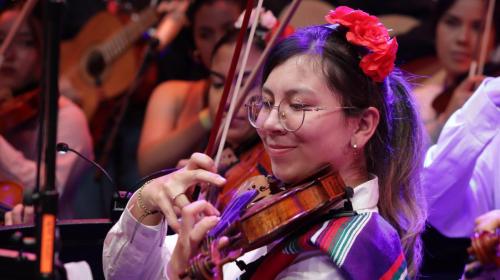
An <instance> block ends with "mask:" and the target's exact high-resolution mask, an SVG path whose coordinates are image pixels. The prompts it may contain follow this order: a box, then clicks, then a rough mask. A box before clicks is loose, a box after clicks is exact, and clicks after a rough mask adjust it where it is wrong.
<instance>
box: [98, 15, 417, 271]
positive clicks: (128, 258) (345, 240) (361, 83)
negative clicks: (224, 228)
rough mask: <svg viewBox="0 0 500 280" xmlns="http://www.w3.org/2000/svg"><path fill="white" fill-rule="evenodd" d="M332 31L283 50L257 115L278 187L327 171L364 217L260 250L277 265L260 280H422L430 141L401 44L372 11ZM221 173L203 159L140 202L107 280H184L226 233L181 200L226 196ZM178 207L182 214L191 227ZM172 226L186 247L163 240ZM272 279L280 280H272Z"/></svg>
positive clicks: (201, 207)
mask: <svg viewBox="0 0 500 280" xmlns="http://www.w3.org/2000/svg"><path fill="white" fill-rule="evenodd" d="M326 19H327V21H328V22H329V24H327V25H322V26H314V27H309V28H306V29H304V30H301V31H299V32H297V33H296V34H294V35H292V36H290V37H288V38H286V39H284V40H283V41H281V42H280V43H279V44H278V45H277V46H276V47H275V48H273V50H272V52H271V54H270V56H269V58H268V60H267V62H266V63H265V65H264V69H263V77H262V92H261V94H260V95H257V96H256V97H253V98H251V99H250V100H249V101H248V102H247V104H246V106H247V108H248V110H249V114H248V115H249V120H250V122H251V124H252V125H253V126H255V127H256V128H257V132H258V134H259V136H260V137H261V139H262V141H263V143H264V146H265V149H266V151H267V152H268V154H269V156H270V158H271V162H272V170H273V173H274V175H275V176H276V177H277V178H279V179H280V180H281V181H282V182H284V183H285V185H287V184H294V183H297V182H300V181H302V180H304V179H306V178H308V177H310V176H312V175H314V174H315V173H317V172H318V170H320V169H322V168H324V167H325V166H327V167H329V168H330V169H331V170H333V171H334V172H337V173H338V174H340V176H341V177H342V179H343V181H344V182H345V184H346V185H347V186H351V187H353V188H354V195H353V197H352V199H351V203H352V208H353V210H354V212H355V213H352V212H348V213H350V215H343V217H339V216H334V217H331V218H330V219H328V220H326V221H324V222H322V223H320V224H317V225H312V226H311V225H307V226H305V225H304V228H302V230H303V231H302V232H300V233H297V236H296V237H297V238H298V240H305V243H303V242H295V243H294V242H292V243H293V244H295V245H297V246H295V247H294V246H293V245H292V244H291V243H288V241H290V239H283V240H278V241H276V242H275V243H274V245H276V244H277V245H276V246H275V247H274V248H275V249H276V248H278V249H277V250H278V251H273V249H272V248H271V246H266V247H263V248H260V249H258V250H256V251H260V252H261V253H265V252H266V251H269V252H270V253H269V254H268V257H269V256H272V257H273V259H272V260H269V261H268V262H266V261H264V262H262V265H261V266H258V268H257V271H256V272H255V273H256V275H261V276H262V275H264V276H266V277H267V278H271V277H275V278H287V277H288V278H292V279H344V278H347V279H351V278H353V279H373V278H381V277H387V278H390V279H392V278H400V277H406V276H408V275H409V276H410V277H413V276H415V275H416V274H417V271H418V265H419V260H420V250H419V249H420V240H419V234H420V232H421V230H422V227H423V220H424V219H425V207H424V205H423V204H422V201H421V198H422V196H421V190H420V187H419V181H418V170H419V166H420V160H419V157H420V155H421V151H420V148H421V144H420V141H421V139H420V133H421V131H420V127H419V122H418V115H417V114H416V112H415V109H414V107H413V103H412V101H411V97H410V94H409V92H408V90H407V87H406V84H405V81H404V80H403V79H402V78H401V76H400V75H399V73H398V71H396V70H393V66H394V59H395V53H396V49H397V43H396V41H395V39H390V38H389V36H388V35H387V30H386V29H385V27H383V26H382V25H381V24H379V22H378V19H377V18H375V17H370V16H369V15H368V14H366V13H364V12H362V11H359V10H358V11H354V10H351V9H349V8H347V7H339V8H337V9H336V10H335V11H332V12H330V13H329V14H328V15H327V17H326ZM364 31H366V32H364ZM370 34H376V35H377V36H375V37H372V36H370ZM214 171H215V167H214V163H213V161H212V159H210V158H209V157H208V156H206V155H204V154H199V153H196V154H193V155H192V156H191V158H190V160H189V161H188V163H187V165H186V166H185V167H184V168H182V169H181V170H179V171H177V172H175V173H172V174H170V175H167V176H165V177H163V178H160V179H157V180H154V181H152V182H150V183H149V184H147V185H146V186H145V187H143V188H142V189H141V190H140V191H138V193H136V194H135V195H134V196H133V198H132V199H131V201H130V202H129V206H128V207H127V210H126V211H125V212H124V214H123V216H122V217H121V219H120V221H119V222H118V223H117V224H116V225H115V226H114V228H113V229H112V230H111V231H110V232H109V233H108V236H107V238H106V241H105V248H104V253H103V258H104V271H105V275H107V277H108V278H109V279H119V278H123V277H129V278H133V277H134V276H137V277H138V276H139V275H141V277H142V278H148V279H167V278H168V279H178V278H179V275H180V274H181V273H182V272H184V271H185V269H186V268H187V266H188V260H189V259H190V258H192V257H193V256H194V255H196V253H197V252H198V250H199V245H200V242H201V241H202V239H203V238H204V236H205V234H206V232H207V231H208V230H209V229H210V228H212V227H213V226H215V225H216V224H217V222H218V221H219V218H218V215H219V212H218V211H217V210H216V209H215V208H214V207H213V206H212V205H211V204H209V203H207V202H205V201H195V202H192V203H190V202H189V201H188V200H187V198H186V196H184V195H182V194H183V193H184V192H186V191H187V190H188V189H189V188H191V187H192V186H193V185H194V184H196V183H199V182H207V183H211V184H215V185H219V186H221V185H223V184H224V183H225V179H224V178H222V177H221V176H219V175H217V174H215V173H214ZM174 207H179V208H181V209H182V211H181V212H182V217H181V219H180V220H177V217H176V216H175V214H174V212H173V208H174ZM339 207H340V208H341V206H338V205H336V206H334V207H333V208H339ZM155 211H158V212H155ZM338 211H339V213H347V212H343V210H342V209H338ZM346 211H347V210H346ZM153 213H154V214H153ZM163 217H165V218H166V219H163ZM165 220H166V223H168V224H169V225H172V226H174V228H176V229H177V232H178V235H174V236H168V237H167V238H166V239H165V240H164V232H165V231H164V230H165V224H166V223H165V222H164V221H165ZM138 221H140V222H138ZM135 228H137V231H135V233H134V229H135ZM132 239H133V240H132ZM292 240H293V239H292ZM302 245H303V246H302ZM290 246H291V247H290ZM280 248H283V250H281V249H280ZM286 248H288V249H291V250H285V249H286ZM291 251H292V255H293V260H292V261H290V262H287V263H284V262H277V260H278V259H281V258H286V259H288V260H290V258H289V257H287V256H289V254H288V253H290V252H291ZM287 252H288V253H287ZM252 253H253V251H252V252H249V253H247V254H246V255H244V256H243V258H245V257H249V258H250V260H248V259H246V260H245V261H246V262H249V261H252V259H253V260H255V259H256V258H257V257H259V256H258V255H256V254H253V255H252ZM285 255H287V256H285ZM274 257H276V258H274ZM266 264H270V266H272V267H269V265H267V266H266ZM280 264H284V265H280ZM132 267H133V268H132ZM269 268H270V269H271V270H274V272H275V273H274V274H266V273H267V270H266V269H269ZM247 273H250V272H248V271H247ZM259 273H260V274H259ZM239 274H241V271H239V270H238V268H237V267H236V265H235V264H234V263H229V264H227V265H226V266H224V277H225V278H227V279H234V278H236V277H238V275H239ZM270 275H273V276H270Z"/></svg>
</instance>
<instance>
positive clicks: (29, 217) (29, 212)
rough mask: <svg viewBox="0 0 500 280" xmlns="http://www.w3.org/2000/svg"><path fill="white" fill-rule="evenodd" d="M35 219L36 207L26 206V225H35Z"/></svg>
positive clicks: (24, 218)
mask: <svg viewBox="0 0 500 280" xmlns="http://www.w3.org/2000/svg"><path fill="white" fill-rule="evenodd" d="M34 217H35V207H33V206H26V207H24V217H23V220H24V223H27V224H28V223H33V221H34Z"/></svg>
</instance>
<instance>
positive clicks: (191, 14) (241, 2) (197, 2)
mask: <svg viewBox="0 0 500 280" xmlns="http://www.w3.org/2000/svg"><path fill="white" fill-rule="evenodd" d="M217 1H226V2H231V3H235V4H237V5H238V6H239V7H240V8H241V10H243V8H245V3H246V1H245V0H194V1H193V2H192V3H191V4H190V5H189V8H188V10H187V12H186V16H187V18H188V19H189V22H191V23H193V22H194V18H195V15H196V13H197V12H198V11H199V10H200V9H201V7H202V6H206V5H212V4H213V3H215V2H217Z"/></svg>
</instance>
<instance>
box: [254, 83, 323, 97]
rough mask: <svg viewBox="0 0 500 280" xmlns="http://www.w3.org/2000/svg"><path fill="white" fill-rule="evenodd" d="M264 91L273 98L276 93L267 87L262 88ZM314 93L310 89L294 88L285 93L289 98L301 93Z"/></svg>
mask: <svg viewBox="0 0 500 280" xmlns="http://www.w3.org/2000/svg"><path fill="white" fill-rule="evenodd" d="M262 91H263V92H264V93H267V94H270V95H272V96H274V92H273V91H272V90H271V89H270V88H268V87H266V86H263V87H262ZM312 92H314V91H313V90H311V89H308V88H293V89H288V90H286V91H285V95H286V96H288V97H293V96H294V95H297V94H300V93H312Z"/></svg>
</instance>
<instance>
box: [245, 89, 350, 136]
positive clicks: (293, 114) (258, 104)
mask: <svg viewBox="0 0 500 280" xmlns="http://www.w3.org/2000/svg"><path fill="white" fill-rule="evenodd" d="M271 102H272V101H270V100H266V99H264V98H263V97H262V96H260V95H259V96H253V97H252V98H251V99H250V100H249V102H248V103H247V104H245V107H247V112H248V120H249V121H250V124H251V125H252V126H253V127H255V128H262V127H263V126H264V123H265V121H266V120H267V118H268V117H269V115H270V114H271V111H272V110H273V109H274V108H276V109H277V110H278V120H279V122H280V124H281V126H283V128H284V129H285V130H286V131H288V132H295V131H297V130H299V128H301V127H302V124H304V119H305V116H306V112H310V111H323V110H328V111H332V112H335V111H340V110H344V109H358V108H356V107H335V108H324V107H311V106H308V105H305V104H301V103H293V104H290V101H289V100H287V99H283V100H281V102H280V104H278V106H275V105H273V104H272V103H271Z"/></svg>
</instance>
